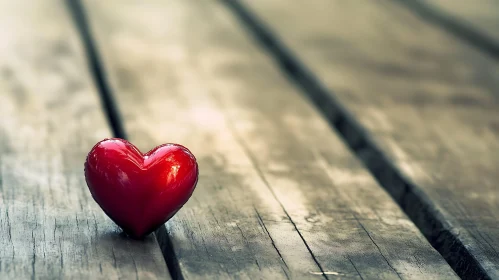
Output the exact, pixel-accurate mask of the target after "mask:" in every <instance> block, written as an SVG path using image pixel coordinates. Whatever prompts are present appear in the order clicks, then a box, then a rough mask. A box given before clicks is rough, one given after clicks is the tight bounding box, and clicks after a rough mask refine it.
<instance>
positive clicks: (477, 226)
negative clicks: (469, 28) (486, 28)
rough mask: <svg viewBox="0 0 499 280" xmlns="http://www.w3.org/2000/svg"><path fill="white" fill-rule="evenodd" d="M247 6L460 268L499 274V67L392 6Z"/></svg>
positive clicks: (318, 1) (335, 1)
mask: <svg viewBox="0 0 499 280" xmlns="http://www.w3.org/2000/svg"><path fill="white" fill-rule="evenodd" d="M244 3H245V6H247V7H249V9H250V10H251V11H253V14H254V15H255V14H256V15H258V17H259V19H260V20H261V21H262V22H265V23H266V24H265V25H266V26H267V29H266V30H267V31H268V30H271V32H273V34H274V35H275V34H278V35H276V36H278V38H279V39H280V42H282V43H283V44H284V45H286V46H287V48H286V47H284V48H286V50H285V51H284V52H283V51H282V49H283V48H281V51H280V50H278V51H276V52H277V53H280V54H281V56H282V57H284V56H286V57H288V59H289V57H290V56H289V55H287V54H284V53H285V52H286V51H288V52H287V53H288V54H289V50H291V52H292V53H293V54H292V56H294V57H298V59H299V60H300V61H301V63H302V64H301V65H303V64H305V65H306V67H307V68H308V69H309V70H310V71H312V72H313V73H315V74H316V75H317V78H318V80H319V82H320V83H321V84H322V85H323V86H324V87H326V88H327V89H329V90H330V92H329V93H330V96H331V98H329V102H332V104H337V102H339V103H340V104H341V105H340V106H336V109H338V108H340V109H339V111H341V110H342V109H341V108H346V109H347V110H348V112H349V113H347V114H345V113H344V112H339V111H337V112H332V113H330V114H329V115H331V116H332V117H331V121H332V122H333V123H335V124H336V126H337V128H338V129H339V130H340V131H342V133H343V134H344V135H345V137H346V139H347V141H349V142H350V143H351V145H352V147H353V148H354V149H357V152H358V154H359V155H360V156H361V157H362V158H363V159H364V161H365V162H366V164H367V165H368V166H369V168H370V169H371V170H372V171H373V172H374V173H375V174H376V176H377V177H378V178H379V180H381V182H382V183H383V185H384V186H385V187H386V188H387V189H388V190H389V191H390V193H391V194H392V195H393V197H394V198H395V199H396V200H397V201H399V202H400V203H401V205H403V207H404V208H405V209H406V211H407V212H408V213H409V215H410V216H411V217H412V218H413V219H414V220H415V221H416V223H417V224H418V226H419V227H420V228H421V229H422V230H423V232H424V233H425V235H427V236H428V237H429V238H430V239H431V241H432V242H434V244H435V246H437V248H438V249H439V250H440V251H441V252H442V254H444V256H446V258H447V259H448V261H449V262H450V263H451V264H452V265H453V266H454V267H455V268H456V269H457V270H458V271H459V273H460V274H461V275H463V276H466V277H470V278H473V279H476V278H478V277H486V276H485V275H484V274H487V275H488V276H489V277H491V278H499V254H498V251H499V227H498V223H497V221H498V220H499V185H498V184H497V182H498V181H499V172H498V170H499V101H498V97H499V67H498V65H497V63H495V62H494V61H492V60H491V59H490V58H489V57H487V56H485V55H482V54H481V53H479V52H478V51H477V50H476V49H474V48H471V47H470V46H468V45H466V44H463V43H461V42H460V41H459V40H457V39H455V38H454V37H453V36H451V35H449V34H446V33H445V32H444V31H442V30H441V29H439V28H436V27H435V26H434V25H431V24H427V23H425V22H423V21H422V20H421V19H420V18H419V17H417V16H415V15H414V14H412V13H410V12H409V11H408V10H407V9H405V8H404V7H402V6H400V5H397V4H394V3H392V2H390V1H376V2H373V1H367V0H366V1H362V0H359V1H342V0H314V1H313V4H311V2H310V1H294V2H293V5H289V4H288V1H285V0H275V1H266V0H247V1H244ZM236 10H238V11H241V9H236ZM252 26H253V27H257V25H252ZM260 27H261V26H260ZM346 27H348V28H346ZM264 29H265V27H264ZM260 32H265V30H264V31H262V29H261V30H260ZM267 35H268V34H267ZM268 38H269V37H267V38H266V40H267V41H269V39H268ZM267 43H269V42H267ZM271 47H272V48H273V50H276V49H277V48H278V47H277V48H276V45H275V42H274V45H272V46H271ZM282 57H281V59H284V58H282ZM298 64H299V63H298ZM298 64H296V63H293V62H290V61H289V60H288V61H287V64H286V67H288V69H292V70H293V71H295V72H297V71H300V70H299V69H298V68H300V66H299V65H298ZM293 67H295V68H294V69H293ZM302 68H304V67H302ZM297 69H298V70H297ZM302 72H305V71H302ZM309 80H312V78H309ZM299 82H301V81H299ZM305 82H310V81H305ZM318 92H319V91H317V92H312V91H310V92H309V93H310V95H312V96H314V98H324V96H326V95H328V94H327V93H326V94H321V93H318ZM332 93H334V97H333V95H331V94H332ZM319 95H320V97H319ZM325 99H327V97H326V98H325ZM343 106H344V107H343ZM343 111H345V110H344V109H343ZM335 113H336V114H338V115H337V116H336V117H335ZM351 116H353V118H352V117H351ZM352 119H355V120H357V121H358V123H360V124H361V126H362V127H363V128H365V130H364V129H358V128H357V126H356V124H357V122H356V121H355V120H353V121H352ZM365 131H367V132H365ZM359 139H360V141H359ZM372 143H374V144H375V145H372ZM373 147H378V148H379V149H380V150H381V151H382V153H383V154H384V155H385V156H386V157H388V161H383V160H382V159H383V157H379V156H377V155H379V154H376V153H374V157H373V153H372V152H373V151H376V148H373ZM383 162H389V163H387V164H385V163H383ZM399 175H400V176H399ZM449 236H450V237H451V238H448V237H449ZM453 238H454V240H453ZM454 241H455V242H454ZM467 254H468V257H469V258H467ZM469 254H471V256H470V255H469ZM474 263H475V264H477V266H473V264H474Z"/></svg>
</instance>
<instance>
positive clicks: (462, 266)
mask: <svg viewBox="0 0 499 280" xmlns="http://www.w3.org/2000/svg"><path fill="white" fill-rule="evenodd" d="M219 1H221V2H223V3H224V4H226V6H227V7H228V8H229V9H230V10H232V12H233V13H234V14H235V15H236V16H237V18H238V19H239V20H240V22H241V25H242V26H243V27H244V28H245V29H246V30H247V31H248V33H249V34H250V35H252V36H253V37H254V38H255V41H256V42H257V43H259V44H260V45H261V46H262V47H263V49H265V50H267V51H268V52H269V53H270V56H271V57H272V58H273V59H274V60H275V61H276V63H277V65H278V66H279V67H280V68H281V69H282V71H283V72H284V73H285V74H286V75H287V76H288V77H289V79H290V80H291V81H292V82H294V83H296V85H297V86H298V87H299V88H301V89H302V92H303V93H304V95H305V96H306V97H307V98H309V99H310V100H311V101H312V103H313V104H314V105H315V106H316V107H317V109H318V110H319V112H320V113H321V114H322V115H323V116H324V117H325V119H326V120H327V121H328V123H329V124H330V125H331V127H332V128H333V129H335V130H336V131H337V132H338V134H339V135H340V136H341V137H342V138H343V139H344V141H345V142H346V143H347V144H348V146H349V148H350V149H351V150H352V151H353V152H354V154H355V155H356V156H357V157H358V158H359V159H360V160H361V162H362V163H363V164H364V165H365V166H366V168H367V169H368V170H369V172H370V173H371V174H372V175H373V176H374V177H375V178H376V180H377V181H378V182H379V184H380V185H381V186H382V187H383V188H384V189H385V190H386V191H387V192H388V193H389V194H390V195H391V196H392V198H393V199H394V200H395V201H396V202H397V204H398V205H399V206H400V207H401V208H402V210H403V211H404V212H405V213H406V214H407V216H408V217H409V218H410V219H411V220H412V221H413V222H414V224H415V225H416V226H417V227H418V228H419V230H420V231H421V232H422V233H423V234H424V236H425V237H426V239H427V240H428V242H429V243H430V244H431V245H432V246H433V247H434V248H435V249H436V250H437V251H438V252H439V253H440V254H441V255H442V256H443V257H444V259H445V260H446V261H447V262H448V263H449V265H450V266H451V267H452V269H453V270H454V271H455V272H456V273H457V274H458V275H459V276H460V277H461V278H467V277H468V276H474V277H479V278H480V279H490V277H489V276H488V275H487V273H486V271H485V270H484V268H483V267H482V266H481V264H480V263H479V262H478V260H477V259H476V258H475V257H474V256H473V255H472V254H471V253H470V252H469V251H468V249H467V248H466V246H465V245H464V244H463V243H462V242H461V241H460V240H459V239H458V238H457V236H456V235H454V234H453V233H452V232H451V226H450V225H449V223H448V222H447V221H446V220H445V218H444V217H443V216H442V215H441V214H440V213H439V212H437V211H436V210H435V209H436V207H435V205H434V203H433V202H432V201H431V200H430V198H429V197H428V196H427V195H426V194H424V193H423V192H421V191H420V190H418V189H417V188H416V187H415V186H414V185H413V183H412V182H411V181H410V180H408V179H407V178H405V177H404V176H403V175H402V174H401V173H400V172H399V171H398V170H397V168H396V167H395V166H394V165H393V163H391V162H390V160H389V159H388V158H387V157H386V155H384V154H383V153H382V152H381V150H380V149H379V147H377V145H376V144H375V143H374V141H373V140H372V139H371V137H370V136H369V134H368V133H367V132H366V130H365V128H364V127H362V125H360V124H359V122H358V121H357V120H356V119H355V118H354V117H353V116H352V115H351V113H350V112H349V111H348V110H347V109H346V108H345V107H344V106H343V105H342V104H341V103H340V102H339V101H338V100H337V99H336V98H335V97H334V95H333V94H331V91H330V90H328V89H326V87H325V86H324V85H323V84H322V83H321V82H319V80H318V79H317V78H316V77H315V76H314V74H313V73H312V72H311V71H310V70H309V69H308V68H307V67H306V66H305V65H304V64H303V63H302V62H301V61H300V60H299V59H298V57H297V56H296V55H294V54H293V53H292V51H291V50H290V49H289V48H288V47H287V46H285V45H284V44H283V43H282V42H281V40H280V39H279V37H278V36H277V34H276V33H274V31H273V30H271V28H270V27H269V26H267V24H265V23H264V22H263V21H262V20H261V19H260V18H259V17H258V16H257V15H256V13H255V12H254V11H252V10H251V9H250V8H249V7H247V6H246V5H245V4H243V3H241V2H240V1H238V0H219ZM397 1H398V2H403V3H406V4H407V3H408V0H397ZM411 3H412V2H411ZM407 5H412V4H407ZM414 5H418V4H414ZM430 12H431V11H430ZM432 17H435V15H433V16H432ZM433 20H434V21H438V23H439V24H441V23H440V21H441V20H442V19H441V18H438V17H436V18H434V19H433ZM444 21H445V20H444ZM447 24H448V23H447ZM444 27H445V26H444ZM445 28H449V27H445ZM452 34H453V35H454V36H457V37H459V38H460V39H466V40H467V41H469V43H471V42H472V41H471V40H472V39H473V38H474V37H473V36H480V35H476V34H478V33H473V34H474V35H472V36H471V37H464V36H465V35H462V33H461V29H460V28H456V27H453V29H452ZM466 36H467V35H466ZM484 38H485V37H484ZM479 41H480V43H479V44H478V46H477V45H476V44H475V45H474V46H475V47H479V48H480V49H482V50H486V51H487V53H488V54H489V55H492V56H494V58H499V45H494V42H493V41H492V40H487V39H483V38H482V39H479ZM481 44H485V48H483V46H482V45H481ZM456 256H459V257H456Z"/></svg>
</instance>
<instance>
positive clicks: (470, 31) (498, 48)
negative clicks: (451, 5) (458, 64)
mask: <svg viewBox="0 0 499 280" xmlns="http://www.w3.org/2000/svg"><path fill="white" fill-rule="evenodd" d="M392 1H393V2H396V3H398V4H400V5H401V6H404V7H405V8H407V9H409V10H410V11H411V12H413V13H415V14H417V15H419V16H420V17H421V18H423V19H426V20H427V21H428V22H431V23H432V24H433V25H435V26H437V27H439V28H442V29H444V30H445V31H447V32H449V33H450V34H452V35H453V36H455V37H456V38H458V39H460V40H461V41H464V42H465V43H467V44H470V45H471V46H473V47H475V48H478V49H479V50H480V51H482V52H484V53H486V54H488V55H490V56H491V57H493V58H494V59H499V43H498V42H497V41H496V40H495V39H493V38H492V37H491V36H489V35H488V34H485V33H483V32H482V31H480V30H478V29H477V28H475V26H473V25H470V24H468V23H466V22H464V21H463V20H461V19H460V18H458V17H455V16H452V15H450V14H448V13H446V12H445V11H443V10H441V9H438V8H437V7H430V6H429V5H428V4H426V3H423V2H422V1H420V0H392Z"/></svg>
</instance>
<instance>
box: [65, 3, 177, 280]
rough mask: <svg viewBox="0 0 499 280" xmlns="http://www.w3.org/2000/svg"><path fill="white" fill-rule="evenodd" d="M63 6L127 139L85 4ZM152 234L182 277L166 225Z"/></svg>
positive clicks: (115, 128) (117, 128)
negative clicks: (65, 7) (72, 21)
mask: <svg viewBox="0 0 499 280" xmlns="http://www.w3.org/2000/svg"><path fill="white" fill-rule="evenodd" d="M66 5H67V7H68V10H69V13H70V15H71V16H72V19H73V20H74V24H75V27H76V30H77V31H78V33H79V35H80V38H81V42H82V45H83V47H84V51H85V53H86V57H87V62H88V66H89V70H90V73H91V75H92V78H93V80H94V82H95V86H96V89H97V92H98V93H99V96H100V99H101V101H102V106H103V108H104V112H105V115H106V117H107V119H108V122H109V125H110V127H111V129H112V133H113V135H114V136H115V137H118V138H122V139H127V138H128V137H127V134H126V131H125V128H124V127H123V121H122V117H121V113H120V111H119V109H118V106H117V105H116V101H115V100H114V97H113V92H112V89H111V87H110V86H109V83H108V79H107V77H106V73H105V71H104V68H103V64H102V60H101V59H100V57H99V53H98V51H97V48H96V46H95V44H94V37H93V36H92V30H91V29H90V25H89V24H88V21H87V16H86V11H85V7H84V6H83V4H82V3H81V1H80V0H66ZM153 234H154V236H155V238H156V240H157V241H158V243H159V246H160V247H161V252H162V253H163V257H164V259H165V262H166V265H167V267H168V271H169V273H170V276H171V277H172V279H183V277H182V273H181V272H180V266H179V263H178V259H177V256H176V255H175V254H174V253H173V250H171V248H172V243H171V240H170V237H169V235H168V232H167V230H166V227H165V225H164V224H163V225H162V226H161V227H160V228H158V229H157V230H156V231H155V232H154V233H153Z"/></svg>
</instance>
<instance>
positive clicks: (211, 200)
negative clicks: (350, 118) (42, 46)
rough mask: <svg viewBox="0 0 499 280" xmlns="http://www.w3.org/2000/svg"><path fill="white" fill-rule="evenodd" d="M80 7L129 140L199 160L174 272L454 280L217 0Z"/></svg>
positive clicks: (175, 236) (175, 246)
mask: <svg viewBox="0 0 499 280" xmlns="http://www.w3.org/2000/svg"><path fill="white" fill-rule="evenodd" d="M85 3H86V7H87V10H88V14H89V19H90V21H91V27H92V30H93V32H94V33H95V37H96V38H97V40H96V41H97V44H98V46H99V50H100V52H101V54H102V57H103V58H104V65H105V69H106V71H107V73H108V77H109V78H110V81H111V84H112V86H113V91H114V94H115V98H116V99H117V102H118V105H119V107H120V109H121V111H122V112H123V116H124V123H125V128H126V130H127V134H128V135H129V138H130V140H131V141H132V142H134V143H135V144H136V145H137V146H138V147H140V149H142V150H143V151H146V150H148V149H150V148H152V147H153V146H155V145H157V144H160V143H163V142H178V143H181V144H184V145H186V146H187V147H189V149H191V151H193V153H194V154H195V155H196V156H197V158H198V161H199V164H200V180H199V183H198V187H197V189H196V191H195V192H194V195H193V197H192V199H191V200H190V201H189V202H188V203H187V204H186V206H185V207H184V208H183V209H182V210H180V212H179V213H178V214H177V215H176V216H175V217H174V218H173V219H172V220H171V221H169V222H168V223H167V231H168V234H169V235H170V238H171V241H172V247H171V248H170V249H171V250H173V252H170V253H168V254H169V255H170V254H172V253H173V254H175V255H176V258H177V261H178V263H179V264H178V267H179V268H180V270H181V274H182V275H183V277H185V278H187V279H198V278H199V279H226V278H249V279H256V278H263V279H281V278H296V279H303V278H318V279H320V278H326V279H328V278H331V279H333V278H334V279H335V278H353V279H399V278H403V279H421V278H438V279H446V278H451V279H453V278H456V275H455V274H454V272H453V271H452V270H451V269H450V267H449V266H448V265H447V264H446V263H445V261H444V260H443V258H441V256H440V255H439V254H438V253H437V252H436V251H435V250H434V249H433V248H431V246H430V245H429V244H428V243H427V242H426V240H425V239H424V237H423V236H422V235H421V234H420V233H419V232H418V230H417V229H416V227H415V226H414V224H412V223H411V222H410V221H409V220H408V218H407V217H406V216H405V215H404V214H403V213H402V211H401V210H400V209H399V208H398V207H397V206H396V204H395V203H394V202H393V201H392V200H391V199H390V197H389V196H388V194H387V193H385V192H384V191H383V190H382V188H381V187H379V186H378V185H377V184H376V182H375V180H374V178H373V177H371V176H370V175H369V174H368V172H367V171H366V170H365V169H364V168H363V167H362V166H361V164H360V163H359V162H358V161H357V160H356V158H355V157H354V156H353V155H352V154H351V153H350V152H349V150H348V149H347V147H346V146H345V145H344V143H342V141H341V140H340V139H339V138H338V137H337V136H336V135H335V134H334V132H333V131H332V130H331V129H330V128H329V127H328V125H327V123H326V122H325V121H324V120H323V119H321V117H320V116H319V114H318V113H317V111H316V110H315V109H314V108H313V106H311V105H310V104H309V103H307V101H306V100H305V99H304V98H303V97H302V96H301V95H300V94H299V93H298V92H297V90H296V88H294V86H293V85H292V84H291V83H290V82H289V81H287V80H286V79H285V78H284V77H283V76H281V74H280V73H279V71H278V70H277V69H275V68H274V67H273V65H272V62H271V59H270V58H269V57H267V56H265V55H264V53H262V51H261V50H260V49H259V48H257V47H256V45H255V44H254V43H253V42H252V41H251V40H250V37H248V35H247V34H246V33H245V32H244V30H243V28H241V26H239V25H238V22H237V20H236V19H235V18H234V17H233V16H231V15H230V12H229V11H228V10H227V9H226V8H225V7H223V5H221V4H220V3H219V2H218V1H194V0H177V1H148V2H147V4H146V3H143V2H142V1H139V0H136V1H130V0H129V1H117V0H116V1H97V0H88V1H85ZM167 249H168V248H167Z"/></svg>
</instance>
